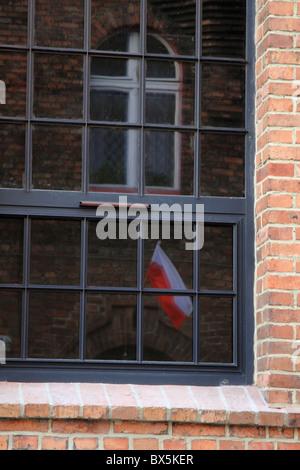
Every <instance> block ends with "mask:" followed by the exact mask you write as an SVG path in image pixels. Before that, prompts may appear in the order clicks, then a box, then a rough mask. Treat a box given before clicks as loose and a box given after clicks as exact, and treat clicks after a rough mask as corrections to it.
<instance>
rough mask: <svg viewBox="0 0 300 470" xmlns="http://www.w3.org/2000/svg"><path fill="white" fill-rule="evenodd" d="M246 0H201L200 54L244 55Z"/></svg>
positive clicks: (242, 56)
mask: <svg viewBox="0 0 300 470" xmlns="http://www.w3.org/2000/svg"><path fill="white" fill-rule="evenodd" d="M245 42H246V0H235V1H234V2H232V0H222V1H214V2H212V1H211V0H203V7H202V55H204V56H211V57H233V58H235V57H239V58H244V57H245Z"/></svg>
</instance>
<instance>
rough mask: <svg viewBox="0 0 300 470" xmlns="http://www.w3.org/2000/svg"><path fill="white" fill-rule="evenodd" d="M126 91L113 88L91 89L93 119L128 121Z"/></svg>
mask: <svg viewBox="0 0 300 470" xmlns="http://www.w3.org/2000/svg"><path fill="white" fill-rule="evenodd" d="M128 97H129V95H128V93H126V92H123V91H114V90H101V89H96V88H95V89H93V90H91V119H92V120H93V121H110V122H114V121H115V122H128Z"/></svg>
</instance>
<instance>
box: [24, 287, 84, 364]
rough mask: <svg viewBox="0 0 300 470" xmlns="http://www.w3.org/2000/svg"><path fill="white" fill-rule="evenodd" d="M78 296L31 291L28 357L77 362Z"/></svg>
mask: <svg viewBox="0 0 300 470" xmlns="http://www.w3.org/2000/svg"><path fill="white" fill-rule="evenodd" d="M79 312H80V296H79V294H77V293H71V292H55V291H54V292H53V291H50V292H47V291H43V292H30V296H29V327H28V356H29V357H31V358H37V359H78V351H79Z"/></svg>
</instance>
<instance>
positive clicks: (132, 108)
mask: <svg viewBox="0 0 300 470" xmlns="http://www.w3.org/2000/svg"><path fill="white" fill-rule="evenodd" d="M91 72H92V76H91V81H90V85H91V106H90V117H91V119H93V120H98V121H111V122H131V123H138V122H139V117H140V105H139V103H140V91H139V76H140V72H139V61H137V60H123V59H99V58H93V59H92V62H91Z"/></svg>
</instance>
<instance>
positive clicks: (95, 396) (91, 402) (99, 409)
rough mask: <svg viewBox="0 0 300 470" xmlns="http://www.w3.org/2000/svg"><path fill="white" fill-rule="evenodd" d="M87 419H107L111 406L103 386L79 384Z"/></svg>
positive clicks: (84, 413) (84, 414)
mask: <svg viewBox="0 0 300 470" xmlns="http://www.w3.org/2000/svg"><path fill="white" fill-rule="evenodd" d="M79 388H80V396H81V399H82V406H83V417H84V418H85V419H104V420H105V419H107V418H108V417H109V404H108V402H107V398H106V395H105V392H104V389H103V386H102V385H101V384H79Z"/></svg>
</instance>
